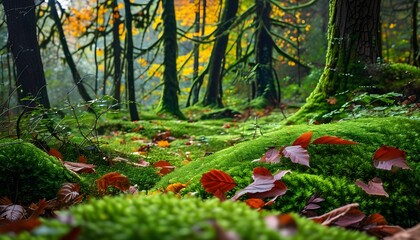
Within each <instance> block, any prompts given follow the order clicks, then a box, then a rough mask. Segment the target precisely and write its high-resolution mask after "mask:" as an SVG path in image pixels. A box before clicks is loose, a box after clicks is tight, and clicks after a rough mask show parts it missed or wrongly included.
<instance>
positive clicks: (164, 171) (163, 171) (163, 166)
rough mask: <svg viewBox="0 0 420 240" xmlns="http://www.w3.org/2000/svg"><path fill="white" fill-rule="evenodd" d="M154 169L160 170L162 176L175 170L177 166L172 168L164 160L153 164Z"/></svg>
mask: <svg viewBox="0 0 420 240" xmlns="http://www.w3.org/2000/svg"><path fill="white" fill-rule="evenodd" d="M153 167H155V168H158V169H160V170H159V174H160V175H166V174H168V173H170V172H172V171H173V170H174V169H175V166H172V164H171V163H170V162H168V161H164V160H160V161H157V162H155V163H154V164H153Z"/></svg>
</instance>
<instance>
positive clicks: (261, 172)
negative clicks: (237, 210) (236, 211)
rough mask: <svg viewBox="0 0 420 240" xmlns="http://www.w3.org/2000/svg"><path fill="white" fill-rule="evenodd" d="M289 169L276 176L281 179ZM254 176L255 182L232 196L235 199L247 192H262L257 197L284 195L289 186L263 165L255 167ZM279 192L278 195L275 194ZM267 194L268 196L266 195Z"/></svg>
mask: <svg viewBox="0 0 420 240" xmlns="http://www.w3.org/2000/svg"><path fill="white" fill-rule="evenodd" d="M287 172H290V171H289V170H287V171H285V172H280V173H278V174H276V176H277V177H276V178H278V179H280V178H281V177H283V176H284V174H286V173H287ZM252 178H253V179H254V182H253V183H251V184H250V185H248V186H247V187H245V188H244V189H242V190H240V191H239V192H237V193H236V194H235V196H233V197H232V199H233V200H236V199H238V198H239V197H240V196H242V195H244V194H246V193H260V194H257V195H256V197H258V198H263V197H273V196H280V195H283V194H284V193H285V192H286V191H287V188H286V189H285V187H286V186H285V185H284V183H282V182H280V181H278V179H276V178H275V177H273V175H272V174H271V172H270V171H269V170H268V169H266V168H263V167H256V168H254V172H253V174H252ZM274 194H278V195H274ZM266 195H267V196H266Z"/></svg>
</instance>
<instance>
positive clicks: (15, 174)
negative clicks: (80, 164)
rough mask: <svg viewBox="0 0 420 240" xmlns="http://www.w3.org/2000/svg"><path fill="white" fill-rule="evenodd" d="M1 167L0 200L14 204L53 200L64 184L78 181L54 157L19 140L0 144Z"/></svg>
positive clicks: (0, 142)
mask: <svg viewBox="0 0 420 240" xmlns="http://www.w3.org/2000/svg"><path fill="white" fill-rule="evenodd" d="M0 165H1V167H0V186H1V187H0V197H1V196H8V197H9V198H10V199H11V200H12V201H13V202H15V203H22V204H30V203H31V202H38V201H39V200H40V199H43V198H46V199H52V198H54V197H55V194H56V193H57V191H58V190H59V189H60V187H61V185H62V184H63V183H65V182H75V181H76V182H77V181H79V178H78V177H77V176H76V175H75V174H73V173H72V172H70V171H68V170H67V169H66V168H65V167H63V165H62V164H61V163H60V162H59V161H58V160H57V159H56V158H55V157H51V156H49V155H48V154H47V153H45V152H43V151H41V150H40V149H39V148H37V147H35V146H34V145H32V144H29V143H23V142H20V141H10V140H6V141H0Z"/></svg>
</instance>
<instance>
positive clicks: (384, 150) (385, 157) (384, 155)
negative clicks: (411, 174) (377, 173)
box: [373, 146, 410, 170]
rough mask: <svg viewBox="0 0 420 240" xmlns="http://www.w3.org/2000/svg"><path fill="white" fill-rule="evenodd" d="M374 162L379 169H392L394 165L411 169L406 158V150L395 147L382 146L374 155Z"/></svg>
mask: <svg viewBox="0 0 420 240" xmlns="http://www.w3.org/2000/svg"><path fill="white" fill-rule="evenodd" d="M373 164H374V165H375V167H376V168H378V169H384V170H391V169H392V167H393V166H395V167H400V168H402V169H410V167H409V166H408V165H407V161H406V159H405V152H404V151H403V150H400V149H398V148H395V147H389V146H382V147H380V148H379V149H378V150H376V152H375V155H374V156H373Z"/></svg>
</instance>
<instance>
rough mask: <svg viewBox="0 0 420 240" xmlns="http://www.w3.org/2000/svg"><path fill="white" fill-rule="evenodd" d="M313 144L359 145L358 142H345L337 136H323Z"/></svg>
mask: <svg viewBox="0 0 420 240" xmlns="http://www.w3.org/2000/svg"><path fill="white" fill-rule="evenodd" d="M312 143H313V144H341V145H353V144H358V143H357V142H353V141H350V140H345V139H342V138H339V137H336V136H322V137H320V138H317V139H315V140H314V141H313V142H312Z"/></svg>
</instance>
